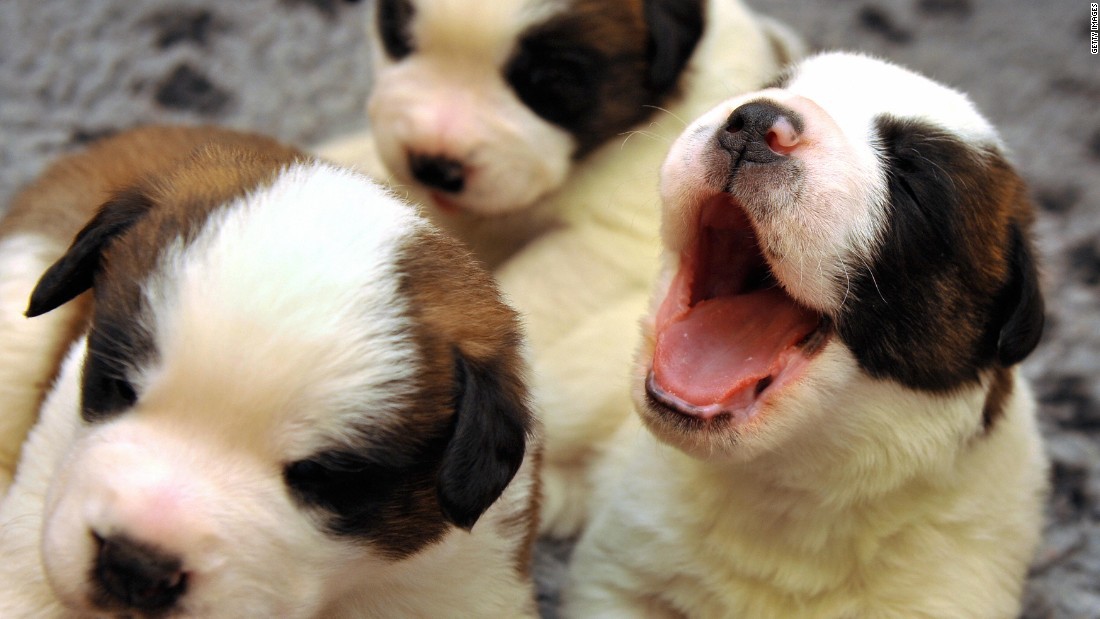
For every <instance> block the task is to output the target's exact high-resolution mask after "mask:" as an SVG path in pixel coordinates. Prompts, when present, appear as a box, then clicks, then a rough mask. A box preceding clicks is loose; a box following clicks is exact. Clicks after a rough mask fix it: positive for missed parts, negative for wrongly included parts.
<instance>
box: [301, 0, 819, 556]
mask: <svg viewBox="0 0 1100 619" xmlns="http://www.w3.org/2000/svg"><path fill="white" fill-rule="evenodd" d="M372 30H373V32H374V33H375V35H376V36H375V37H374V39H375V41H376V43H375V59H376V62H375V68H376V76H375V79H376V81H375V83H374V85H373V90H372V94H371V98H370V101H369V103H368V108H367V109H368V112H369V114H370V117H371V120H372V126H373V131H374V133H373V135H361V136H353V137H352V138H349V139H347V140H345V141H343V142H340V143H335V144H332V145H330V146H328V147H325V148H323V149H322V151H321V152H322V154H323V155H325V156H327V157H331V158H334V159H336V160H338V161H340V162H341V163H348V164H353V165H358V166H360V167H363V168H365V169H367V170H368V171H371V172H372V173H373V174H376V175H380V176H381V177H384V178H385V177H392V178H391V180H392V182H394V183H396V184H397V185H398V189H397V191H398V192H408V193H409V194H410V195H411V196H412V197H414V198H415V199H416V200H417V201H418V202H421V203H423V204H425V205H426V210H427V212H428V214H429V215H430V216H431V217H432V218H433V219H434V220H435V221H437V222H438V223H440V224H441V225H442V226H444V227H445V228H447V229H448V230H449V231H451V232H452V233H455V234H456V235H457V236H459V237H460V238H462V239H463V240H464V241H466V242H467V243H468V244H469V245H470V246H471V247H472V248H473V249H474V252H475V254H476V255H477V256H478V257H479V258H481V259H482V260H483V261H485V262H486V263H487V264H489V265H498V268H497V269H496V274H497V277H498V280H499V282H500V285H501V288H502V289H503V291H504V293H505V295H506V297H507V298H508V299H509V300H510V301H511V302H512V303H514V304H515V305H516V307H517V309H519V310H520V311H521V314H522V315H523V316H524V318H525V320H526V322H527V326H528V335H529V337H530V345H531V350H532V357H531V358H532V365H533V370H534V372H533V376H534V383H533V391H534V393H535V397H536V401H537V402H538V403H539V409H540V410H545V411H552V412H551V414H549V415H547V419H546V435H547V449H546V460H545V467H544V471H545V472H546V477H545V480H546V485H545V490H546V491H545V494H544V496H545V498H546V500H545V501H544V502H543V507H544V510H543V518H542V522H543V525H544V526H545V527H546V529H547V530H548V531H551V532H553V533H555V534H559V535H569V534H572V533H574V532H575V531H576V530H577V529H578V528H579V527H580V526H581V523H582V522H583V520H584V513H585V508H584V497H585V495H586V491H587V485H588V484H587V479H586V475H587V472H588V470H589V465H590V463H591V462H592V461H593V460H594V459H595V458H596V457H597V456H598V453H599V451H600V448H599V445H600V444H601V443H602V442H604V441H605V440H606V439H607V438H609V436H610V435H611V434H612V433H613V432H614V430H615V428H617V427H618V426H619V425H620V424H621V423H622V421H623V419H624V418H626V417H628V416H629V414H630V407H629V405H628V401H629V397H628V394H629V372H628V371H626V370H625V368H628V367H629V366H630V358H631V355H632V354H633V352H634V350H635V348H636V347H637V319H638V316H641V315H642V314H643V313H644V311H645V306H646V300H647V298H648V294H649V288H650V285H651V282H652V280H653V277H654V275H655V273H656V270H657V254H658V252H657V250H656V248H657V246H658V240H657V236H658V230H659V209H658V206H657V205H658V202H659V196H658V192H657V183H656V181H655V172H656V171H657V170H658V169H659V167H660V164H661V161H662V160H663V158H664V155H665V154H666V153H667V151H668V147H669V144H671V142H672V141H673V140H674V139H675V137H676V136H677V135H679V133H680V131H681V130H682V129H683V127H684V123H685V120H684V119H692V118H695V117H697V116H699V115H700V114H702V113H703V112H704V111H706V110H707V109H709V107H710V106H711V105H713V103H714V101H718V100H721V99H724V98H726V97H729V96H731V95H734V94H738V93H742V92H746V91H748V90H753V89H756V88H759V87H760V86H762V85H763V84H764V83H765V82H766V81H768V80H770V79H773V78H774V76H775V74H776V73H777V72H778V70H779V68H780V67H781V66H782V65H783V64H784V63H785V62H786V61H787V60H788V59H789V58H791V57H792V56H795V55H798V54H799V53H800V45H799V43H798V42H797V40H796V39H795V38H794V37H793V36H791V35H790V34H789V33H788V32H787V31H786V30H785V29H784V28H783V27H782V26H780V25H778V24H775V23H773V22H771V21H768V20H765V19H761V18H760V17H758V16H756V15H753V14H752V13H750V12H749V11H748V9H746V8H745V7H744V6H743V5H742V4H741V3H739V2H738V1H737V0H714V1H705V0H601V1H599V2H596V1H592V0H567V1H564V2H557V1H553V0H504V1H500V2H465V1H460V0H381V1H380V2H378V3H377V11H376V13H375V15H374V16H373V20H372ZM547 229H549V231H548V232H547ZM533 236H537V239H536V240H534V241H532V242H530V243H528V241H529V239H531V238H532V237H533ZM525 243H527V244H526V245H525V246H524V248H523V250H522V251H519V252H518V253H515V252H516V249H517V247H519V246H520V245H524V244H525ZM509 256H511V259H510V260H507V261H505V260H504V259H505V258H506V257H509Z"/></svg>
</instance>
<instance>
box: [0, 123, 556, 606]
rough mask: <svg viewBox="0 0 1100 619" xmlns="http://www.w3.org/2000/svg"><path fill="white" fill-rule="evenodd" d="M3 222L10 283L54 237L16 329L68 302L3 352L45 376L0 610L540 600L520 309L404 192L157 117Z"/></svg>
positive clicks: (55, 174)
mask: <svg viewBox="0 0 1100 619" xmlns="http://www.w3.org/2000/svg"><path fill="white" fill-rule="evenodd" d="M100 203H102V206H99V207H98V209H96V206H97V205H98V204H100ZM81 219H84V220H85V221H86V223H85V225H84V226H83V228H82V229H79V232H77V228H78V227H79V225H80V224H79V223H78V221H79V220H81ZM4 226H5V228H4V237H3V238H4V241H3V245H2V247H3V250H4V253H3V254H0V256H2V260H3V265H4V271H3V272H4V273H5V281H6V285H5V288H4V290H5V294H11V293H12V291H17V290H19V289H20V288H22V286H21V285H20V282H19V281H16V279H17V278H18V277H21V276H22V275H21V274H25V273H27V272H30V271H32V270H33V268H32V266H33V263H35V262H36V261H42V260H47V261H49V260H53V264H52V266H49V265H47V266H48V267H49V268H48V269H44V270H45V274H44V275H42V276H41V279H40V280H39V281H38V283H37V286H35V287H34V289H33V294H31V293H30V288H29V287H28V288H27V290H26V294H25V295H22V296H24V298H26V296H29V297H30V304H29V309H28V310H27V315H28V316H30V317H32V318H29V319H28V320H27V321H26V322H27V323H28V325H27V326H28V328H30V325H33V324H35V323H36V322H37V321H41V320H43V319H48V317H50V316H51V315H52V314H53V313H54V312H57V311H62V312H66V311H67V312H68V315H67V316H66V318H65V320H64V321H59V322H57V323H55V324H53V325H52V327H51V328H52V329H55V330H56V332H54V333H51V334H50V336H51V339H50V340H49V346H48V348H44V349H43V350H42V351H37V350H34V349H33V348H32V347H31V346H30V345H29V340H26V339H23V340H20V341H24V342H25V343H27V345H25V346H23V347H22V348H19V349H17V350H14V349H11V350H9V349H7V348H5V351H4V355H5V356H4V357H3V358H2V363H3V366H4V367H5V371H6V372H7V373H6V374H5V376H8V377H10V376H15V375H18V374H19V372H24V377H25V378H31V375H30V374H29V371H30V370H27V369H24V366H25V367H30V366H32V365H33V366H35V367H36V368H40V367H46V368H47V370H46V371H45V372H44V373H43V374H41V375H40V376H39V377H38V378H36V380H40V379H41V380H43V381H44V382H45V383H48V384H50V386H49V387H48V389H46V388H43V392H42V393H41V394H40V395H39V399H41V400H42V401H43V403H42V406H41V415H40V419H39V421H38V424H37V426H35V428H34V429H33V430H32V432H31V434H30V436H29V438H28V440H27V442H26V444H25V446H24V448H23V453H22V459H21V462H20V465H19V468H18V470H17V473H16V477H15V481H14V484H13V485H12V487H11V489H10V491H9V493H8V495H7V497H6V498H5V499H4V502H3V503H2V504H0V616H4V617H69V616H92V615H94V616H119V617H162V616H172V617H242V616H264V617H428V616H448V615H451V616H454V615H463V616H481V617H489V616H534V613H535V610H534V601H533V590H532V586H531V579H530V574H529V573H528V560H529V558H530V548H531V541H532V539H533V536H534V531H535V527H536V524H535V517H536V514H535V510H536V508H535V504H534V501H535V500H536V483H535V479H536V471H535V461H536V458H537V452H538V449H537V443H536V442H534V439H535V438H536V437H537V427H536V422H535V420H534V419H533V418H532V415H531V413H530V412H529V410H528V405H527V401H526V400H527V396H526V393H525V388H524V382H523V378H524V369H523V364H522V362H521V359H520V357H519V354H518V352H517V348H518V345H519V339H520V333H519V331H518V327H517V321H516V318H515V315H514V313H513V312H512V311H511V310H510V309H508V308H507V307H506V306H505V305H504V304H503V303H501V302H500V300H499V296H498V294H497V292H496V290H495V288H494V285H493V284H492V282H491V280H490V278H489V276H488V275H487V274H486V273H485V272H484V271H483V270H481V269H480V268H478V267H476V266H475V263H474V261H473V260H472V258H470V257H469V256H468V255H467V254H466V253H465V250H462V249H460V248H459V247H458V245H457V243H456V242H454V241H451V240H449V239H447V238H445V237H443V236H441V235H440V234H438V233H437V232H436V231H434V229H433V228H431V227H430V226H429V225H428V224H427V222H426V221H425V220H423V219H421V218H420V217H418V216H416V215H415V214H414V212H413V210H412V209H411V208H410V207H408V206H407V205H405V204H404V203H402V202H400V201H399V200H397V199H395V198H394V197H393V196H392V195H390V194H389V193H387V192H386V191H385V190H383V189H381V188H380V187H379V186H378V185H377V184H375V183H374V182H373V181H370V180H368V179H366V178H365V177H363V176H361V175H359V174H357V173H354V172H350V171H347V170H343V169H340V168H336V167H333V166H331V165H330V164H324V163H319V162H316V161H313V160H311V159H309V158H307V157H305V156H303V155H301V154H299V153H297V152H295V151H292V150H289V149H287V148H284V147H282V146H279V145H278V144H276V143H274V142H271V141H270V140H267V139H265V138H260V137H255V136H248V135H241V134H236V133H231V132H228V131H221V130H216V129H174V128H150V129H144V130H138V131H136V132H131V133H125V134H123V135H121V136H119V137H116V138H112V139H110V140H108V141H106V142H104V143H101V144H99V145H98V146H95V147H94V148H92V149H91V150H89V151H87V152H86V153H84V154H80V155H76V156H74V157H71V158H69V159H66V160H64V161H62V162H61V163H59V164H58V165H57V166H55V167H54V168H53V169H51V170H50V171H48V172H47V173H46V175H45V176H44V177H43V179H42V180H41V181H40V182H38V183H37V184H35V185H33V186H32V187H30V188H29V189H28V190H27V191H26V192H25V193H24V194H23V195H22V196H21V197H20V198H19V200H18V201H17V203H16V204H15V207H14V210H13V211H12V213H11V214H10V215H9V216H8V218H7V219H6V220H5V223H4ZM73 234H76V238H75V241H73V243H72V245H71V246H69V248H68V249H67V250H65V249H64V246H63V245H59V243H61V242H62V239H63V238H66V237H68V238H71V237H72V236H73ZM59 247H60V248H61V250H60V251H55V250H57V248H59ZM53 254H56V256H53V257H52V258H51V257H50V256H51V255H53ZM10 265H21V268H20V269H13V270H9V269H8V267H9V266H10ZM9 273H10V274H11V275H10V276H9V275H8V274H9ZM89 289H90V292H88V293H86V292H85V291H88V290H89ZM14 303H15V300H14V299H11V298H5V307H10V306H11V305H12V304H14ZM4 324H5V329H8V330H9V332H8V333H5V341H9V340H8V339H7V336H8V335H9V334H10V333H11V331H10V330H11V329H12V328H13V325H17V321H15V320H14V319H12V318H11V317H7V318H6V322H5V323H4ZM16 328H17V329H18V328H22V327H18V326H17V327H16ZM78 334H79V335H78ZM16 335H18V336H19V337H23V335H20V334H18V333H17V334H16ZM13 337H14V336H13ZM69 344H71V346H69ZM65 348H68V352H59V350H64V349H65ZM62 358H63V360H62ZM45 359H48V360H49V361H50V363H46V362H45ZM36 371H37V370H36ZM42 377H44V378H42ZM36 384H38V385H39V386H41V384H42V383H41V382H40V383H36ZM26 400H27V399H26V398H25V399H24V400H20V401H19V402H17V404H18V406H17V407H16V409H15V410H16V412H18V413H21V414H22V413H24V412H25V411H23V410H22V409H20V408H19V407H20V406H23V405H24V404H25V402H26ZM8 405H9V402H7V401H5V402H4V403H3V406H5V407H8ZM9 412H11V410H10V409H9V410H6V411H5V413H9Z"/></svg>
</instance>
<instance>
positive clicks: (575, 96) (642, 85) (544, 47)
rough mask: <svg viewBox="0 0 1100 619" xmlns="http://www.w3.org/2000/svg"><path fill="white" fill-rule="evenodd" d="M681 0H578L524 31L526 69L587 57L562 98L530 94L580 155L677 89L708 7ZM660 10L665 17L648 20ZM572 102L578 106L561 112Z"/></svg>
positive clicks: (522, 46)
mask: <svg viewBox="0 0 1100 619" xmlns="http://www.w3.org/2000/svg"><path fill="white" fill-rule="evenodd" d="M676 2H679V3H680V4H675V3H674V2H664V3H662V2H661V1H660V0H649V4H650V5H652V6H650V7H649V9H647V3H646V2H643V0H628V1H619V2H607V1H606V0H572V1H571V2H569V4H568V5H567V6H566V7H565V8H564V10H562V11H561V13H560V14H558V15H557V16H555V17H553V18H551V19H549V20H547V21H545V22H543V23H540V24H538V25H536V26H534V27H533V28H531V29H530V30H529V31H528V32H524V33H522V34H521V36H520V41H521V44H520V48H519V49H521V50H524V51H523V52H522V53H520V54H519V57H520V58H521V59H522V62H523V63H524V64H523V70H522V71H520V72H519V73H520V74H525V73H528V72H531V71H534V72H535V73H536V74H538V73H541V72H542V71H543V69H540V68H538V67H541V66H542V64H541V63H542V62H543V59H545V58H553V57H572V58H574V59H577V58H583V59H584V60H583V61H579V62H580V63H581V66H582V67H583V68H582V69H580V73H581V75H579V76H573V77H572V78H570V81H575V82H577V83H576V84H574V85H573V87H571V88H570V89H566V92H568V95H565V96H564V98H563V100H562V101H540V100H539V97H537V96H535V97H534V98H533V99H531V100H528V99H525V101H526V102H527V103H528V104H529V105H531V106H532V107H533V108H534V109H536V111H538V112H539V113H540V114H544V115H548V117H549V118H551V120H552V122H555V123H556V124H559V125H560V126H562V127H563V128H565V129H566V130H568V131H569V132H570V133H572V134H573V136H574V138H575V139H576V140H577V144H578V148H577V151H576V153H575V154H576V156H578V157H579V156H583V155H584V154H586V153H588V152H590V151H591V150H592V149H594V148H596V147H597V146H599V145H600V144H602V143H604V142H605V141H606V140H608V139H610V138H612V137H614V136H615V135H618V134H620V133H622V132H624V131H626V130H628V129H629V128H630V127H632V126H634V125H636V124H638V123H639V122H641V121H643V120H645V119H646V118H648V117H649V116H651V115H652V114H653V113H654V111H655V108H656V107H657V106H662V105H667V101H668V99H669V98H670V97H672V96H674V95H675V93H676V92H677V88H678V84H679V76H680V73H681V72H682V70H683V65H684V63H686V62H687V59H688V58H689V57H690V55H691V53H692V51H693V50H694V47H695V44H696V42H697V41H698V38H699V36H701V32H702V25H701V24H702V8H701V6H700V5H698V3H696V2H688V1H687V0H676ZM665 5H674V6H672V8H671V9H670V8H668V7H667V6H665ZM653 6H656V7H658V8H652V7H653ZM654 16H659V19H660V23H654V24H650V23H647V19H648V18H651V17H654ZM513 62H515V59H513ZM532 67H534V68H532ZM520 91H521V93H522V91H523V89H522V88H521V89H520ZM559 94H562V93H559ZM521 98H524V95H523V94H521ZM567 108H568V109H571V110H572V111H571V112H570V113H567V114H564V115H563V116H561V117H559V116H558V115H559V114H562V110H563V109H567ZM540 110H541V111H540Z"/></svg>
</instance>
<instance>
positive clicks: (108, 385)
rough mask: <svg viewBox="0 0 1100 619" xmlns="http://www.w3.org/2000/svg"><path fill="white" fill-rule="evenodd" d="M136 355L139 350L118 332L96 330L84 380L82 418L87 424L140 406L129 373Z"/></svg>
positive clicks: (89, 344)
mask: <svg viewBox="0 0 1100 619" xmlns="http://www.w3.org/2000/svg"><path fill="white" fill-rule="evenodd" d="M134 355H135V349H134V348H133V347H132V346H131V345H130V344H129V342H128V340H127V339H125V336H124V335H123V334H122V333H120V332H119V331H118V330H115V329H110V328H109V327H108V326H103V325H97V326H96V328H94V329H93V330H92V332H91V334H90V335H89V336H88V356H87V358H86V359H85V361H84V371H83V374H82V378H81V380H82V387H81V416H82V417H83V418H84V420H85V421H88V422H96V421H102V420H104V419H108V418H110V417H112V416H114V415H116V414H118V413H120V412H122V411H124V410H126V409H128V408H130V407H132V406H133V405H134V404H135V403H136V402H137V400H138V394H137V391H136V390H135V389H134V386H133V384H132V383H131V382H130V381H129V379H128V378H127V377H126V369H125V368H126V366H128V365H130V364H132V363H133V362H134V360H133V356H134Z"/></svg>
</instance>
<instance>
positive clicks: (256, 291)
mask: <svg viewBox="0 0 1100 619" xmlns="http://www.w3.org/2000/svg"><path fill="white" fill-rule="evenodd" d="M421 225H422V223H421V220H420V219H419V218H418V217H417V216H416V215H415V214H414V213H413V211H412V209H411V208H410V207H409V206H407V205H405V204H403V203H401V202H400V201H399V200H397V199H396V198H394V197H393V196H391V195H390V194H389V193H387V192H386V191H385V190H383V189H381V188H380V187H379V186H378V185H376V184H375V183H373V182H372V181H369V180H368V179H366V178H365V177H362V176H359V175H356V174H354V173H352V172H348V171H345V170H340V169H337V168H334V167H331V166H328V165H326V164H321V163H307V164H299V165H294V166H292V167H290V168H289V169H288V170H286V171H284V172H283V173H281V174H280V175H279V177H278V178H277V179H276V180H275V181H274V183H273V184H272V185H271V186H270V187H266V188H262V189H259V190H257V191H255V192H253V193H252V194H250V195H248V196H247V197H245V198H242V199H240V200H238V201H236V202H234V203H232V204H230V205H228V206H227V207H225V208H224V209H223V210H222V211H220V212H216V213H214V214H213V215H212V216H211V218H210V220H209V221H208V222H207V224H206V226H205V228H204V229H203V232H201V233H200V234H199V236H198V237H197V238H196V239H195V240H194V241H193V242H192V243H191V244H189V245H186V246H184V245H183V244H182V243H181V244H179V245H177V246H176V247H173V248H171V249H169V250H168V251H167V252H166V253H165V255H164V258H163V260H162V262H161V265H160V267H159V270H158V272H157V273H156V274H155V275H154V276H153V277H151V278H150V282H149V284H148V286H147V288H146V295H147V298H148V301H149V305H150V312H149V316H150V319H151V321H152V323H153V324H151V325H148V327H149V328H150V330H151V332H152V333H153V334H154V345H155V348H156V353H155V355H154V356H155V360H154V362H153V367H152V368H150V369H149V370H148V371H147V373H146V375H145V376H142V377H139V380H138V391H139V393H141V394H142V401H141V402H140V403H139V404H142V405H144V406H145V407H146V409H156V408H157V407H158V406H162V407H166V408H178V407H186V408H187V409H188V410H187V415H188V416H189V417H190V418H197V417H199V416H203V417H209V419H204V421H203V422H202V423H203V424H204V425H205V424H207V423H213V424H219V423H220V424H236V425H245V426H252V427H256V428H279V427H281V426H280V424H279V421H284V422H288V423H293V424H296V425H300V427H302V428H303V429H305V430H307V431H306V432H305V433H304V434H305V435H306V436H318V435H319V434H325V433H326V431H328V432H339V431H344V432H347V431H349V430H350V429H351V428H350V427H348V425H349V424H348V419H347V416H348V415H353V416H355V417H356V418H360V419H361V418H362V416H364V415H384V414H386V412H387V411H393V409H394V407H399V406H400V405H401V402H400V400H401V399H402V398H401V396H403V395H405V393H404V389H407V386H406V383H407V382H408V380H409V379H410V378H411V377H412V376H414V375H415V373H416V370H417V366H418V360H417V357H416V350H415V346H414V345H413V343H412V342H411V339H410V336H409V326H410V325H409V319H408V317H407V315H406V300H405V299H403V298H402V297H401V296H400V291H399V288H398V286H399V283H400V277H399V265H398V263H397V262H396V260H397V258H398V255H399V250H400V248H401V244H402V242H403V241H406V240H407V239H408V238H409V235H410V234H413V233H414V232H415V231H416V230H417V229H418V228H419V227H420V226H421ZM230 411H231V415H232V416H233V417H234V418H233V419H228V418H227V419H219V415H222V416H226V415H227V413H230ZM233 434H235V435H238V433H233ZM253 434H257V435H262V434H263V432H262V431H261V430H259V429H257V430H256V431H255V432H253ZM281 434H283V435H284V436H285V435H288V434H291V435H292V434H293V433H288V432H281ZM299 447H300V448H302V449H306V447H305V446H299ZM278 448H279V449H280V450H284V449H287V448H288V447H287V446H285V445H283V446H279V447H278ZM291 449H292V450H296V449H293V448H291Z"/></svg>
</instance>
